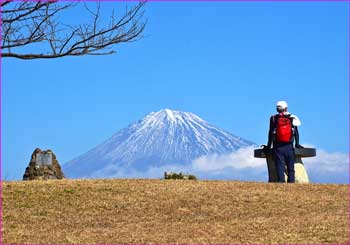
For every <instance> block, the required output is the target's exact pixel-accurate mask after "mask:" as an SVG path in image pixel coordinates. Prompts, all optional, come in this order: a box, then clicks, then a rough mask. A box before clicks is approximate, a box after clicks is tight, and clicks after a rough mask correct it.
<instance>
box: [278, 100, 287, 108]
mask: <svg viewBox="0 0 350 245" xmlns="http://www.w3.org/2000/svg"><path fill="white" fill-rule="evenodd" d="M276 107H280V108H282V109H286V108H288V104H287V102H286V101H283V100H282V101H278V102H277V104H276Z"/></svg>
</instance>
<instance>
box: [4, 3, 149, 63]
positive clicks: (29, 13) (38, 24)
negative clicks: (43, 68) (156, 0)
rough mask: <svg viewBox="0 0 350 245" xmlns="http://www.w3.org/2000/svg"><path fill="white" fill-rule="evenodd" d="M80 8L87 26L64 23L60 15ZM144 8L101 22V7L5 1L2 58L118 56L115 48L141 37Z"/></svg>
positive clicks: (143, 23)
mask: <svg viewBox="0 0 350 245" xmlns="http://www.w3.org/2000/svg"><path fill="white" fill-rule="evenodd" d="M78 5H79V6H80V7H81V10H84V12H85V14H86V15H87V16H89V19H88V23H83V24H76V25H72V24H71V25H68V24H64V23H62V22H61V19H63V18H61V15H62V14H64V13H65V12H66V10H68V9H72V8H75V7H77V6H78ZM144 5H145V2H139V3H136V4H134V5H133V6H132V7H126V8H125V11H124V10H123V12H122V15H121V16H118V17H116V15H115V13H114V10H113V11H111V15H110V16H108V19H107V20H106V19H101V8H100V4H99V3H96V7H94V8H92V7H91V5H90V7H89V6H88V4H86V3H73V2H70V3H67V2H61V3H59V2H58V1H50V0H49V1H48V0H46V1H45V0H43V1H13V0H9V1H2V2H1V14H2V18H1V21H2V23H1V24H2V31H1V34H2V38H1V56H2V57H14V58H19V59H38V58H58V57H63V56H81V55H106V54H112V53H115V45H116V44H120V43H126V42H132V41H136V40H138V39H140V38H141V37H142V33H143V31H144V29H145V25H146V21H145V20H144V18H143V15H144ZM101 22H103V23H104V24H103V25H101ZM38 44H39V45H38ZM29 47H30V48H29ZM28 50H29V51H28Z"/></svg>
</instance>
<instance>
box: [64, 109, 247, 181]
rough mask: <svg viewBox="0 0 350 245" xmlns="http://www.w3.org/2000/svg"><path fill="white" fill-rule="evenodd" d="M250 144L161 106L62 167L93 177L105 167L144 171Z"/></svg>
mask: <svg viewBox="0 0 350 245" xmlns="http://www.w3.org/2000/svg"><path fill="white" fill-rule="evenodd" d="M251 145H254V143H253V142H250V141H248V140H245V139H243V138H241V137H238V136H235V135H233V134H231V133H229V132H227V131H224V130H222V129H220V128H218V127H215V126H213V125H211V124H209V123H208V122H206V121H205V120H203V119H202V118H200V117H199V116H197V115H196V114H194V113H191V112H182V111H175V110H170V109H163V110H160V111H157V112H151V113H149V114H147V115H146V116H145V117H143V118H142V119H140V120H138V121H137V122H135V123H132V124H130V125H129V126H128V127H126V128H124V129H122V130H120V131H118V132H117V133H116V134H114V135H112V137H110V138H109V139H107V140H106V141H104V142H102V143H101V144H99V145H97V146H96V147H95V148H93V149H91V150H89V151H88V152H87V153H85V154H82V155H80V156H79V157H77V158H75V159H73V160H71V161H69V162H67V163H66V164H64V165H63V168H64V171H65V173H67V175H68V176H70V177H95V174H94V172H95V173H96V172H98V171H100V170H101V169H104V168H105V169H108V168H113V169H117V168H123V169H127V168H130V169H136V170H138V171H145V170H146V169H148V168H149V167H159V166H163V165H167V164H176V165H180V166H181V165H186V164H190V163H191V161H192V160H194V159H196V158H198V157H200V156H203V155H208V154H226V153H230V152H233V151H235V150H237V149H239V148H241V147H245V146H251ZM105 172H107V173H108V171H105ZM99 177H101V176H99ZM102 177H104V176H102ZM105 177H109V176H105Z"/></svg>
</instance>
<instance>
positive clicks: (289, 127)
mask: <svg viewBox="0 0 350 245" xmlns="http://www.w3.org/2000/svg"><path fill="white" fill-rule="evenodd" d="M273 119H274V123H275V136H276V141H277V142H283V143H289V142H292V137H293V123H292V120H293V118H292V117H290V115H284V114H278V115H275V116H274V118H273Z"/></svg>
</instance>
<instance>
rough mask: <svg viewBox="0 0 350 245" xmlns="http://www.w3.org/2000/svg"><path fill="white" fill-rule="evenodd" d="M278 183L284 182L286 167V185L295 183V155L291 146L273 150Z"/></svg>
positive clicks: (282, 146) (278, 147)
mask: <svg viewBox="0 0 350 245" xmlns="http://www.w3.org/2000/svg"><path fill="white" fill-rule="evenodd" d="M273 153H274V154H273V155H274V159H275V164H276V170H277V177H278V182H284V170H285V166H286V165H287V174H288V181H287V182H288V183H294V182H295V170H294V162H295V153H294V148H293V144H287V145H281V146H276V147H274V149H273Z"/></svg>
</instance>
